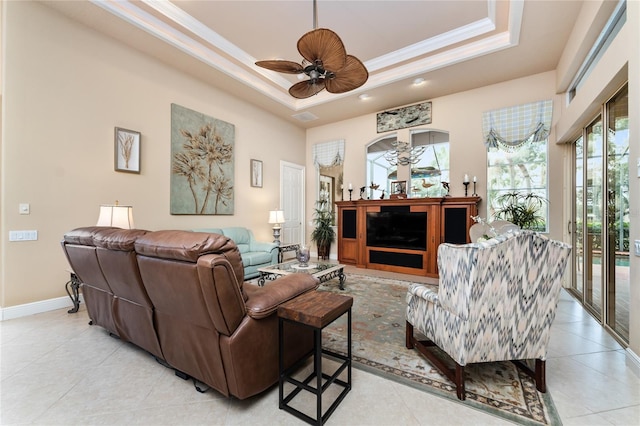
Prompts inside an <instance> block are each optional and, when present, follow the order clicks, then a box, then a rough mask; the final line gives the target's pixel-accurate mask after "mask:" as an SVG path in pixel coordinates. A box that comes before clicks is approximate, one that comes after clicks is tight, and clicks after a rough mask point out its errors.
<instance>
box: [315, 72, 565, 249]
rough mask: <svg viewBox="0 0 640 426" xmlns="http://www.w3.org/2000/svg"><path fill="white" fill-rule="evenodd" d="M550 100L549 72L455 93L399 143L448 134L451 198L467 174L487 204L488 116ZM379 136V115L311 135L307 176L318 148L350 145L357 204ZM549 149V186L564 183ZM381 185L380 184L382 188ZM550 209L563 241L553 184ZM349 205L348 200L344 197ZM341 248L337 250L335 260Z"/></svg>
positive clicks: (557, 151) (556, 155)
mask: <svg viewBox="0 0 640 426" xmlns="http://www.w3.org/2000/svg"><path fill="white" fill-rule="evenodd" d="M545 99H553V100H554V107H556V105H557V104H558V103H559V101H560V98H559V97H558V96H556V95H555V73H554V72H547V73H542V74H537V75H534V76H530V77H527V78H523V79H518V80H513V81H508V82H504V83H500V84H496V85H492V86H486V87H483V88H480V89H476V90H470V91H467V92H461V93H456V94H455V95H451V96H445V97H442V98H435V99H431V102H432V111H433V114H432V115H433V119H432V123H431V124H429V125H427V126H420V127H414V128H411V129H402V130H399V131H397V135H398V139H400V140H403V141H408V140H409V132H410V130H415V129H421V128H424V129H434V130H440V131H446V132H449V140H450V167H451V171H450V176H451V180H452V182H451V195H452V196H463V195H464V186H463V185H462V181H463V176H464V174H465V173H466V174H468V175H469V176H477V177H478V185H477V193H478V194H479V195H480V196H481V197H482V198H483V199H484V198H486V181H487V154H486V148H485V146H484V143H483V140H482V113H483V112H484V111H488V110H492V109H496V108H502V107H507V106H513V105H519V104H523V103H528V102H534V101H539V100H545ZM387 134H389V133H386V134H378V133H376V114H370V115H366V116H361V117H357V118H354V119H350V120H345V121H341V122H339V123H334V124H330V125H326V126H322V127H316V128H313V129H310V130H308V131H307V170H313V158H311V154H310V153H311V152H312V146H313V144H316V143H319V142H323V141H326V140H332V139H344V140H345V159H344V162H345V167H344V182H345V183H346V184H348V183H349V182H352V183H353V187H354V193H353V194H354V199H356V198H358V195H359V188H360V187H361V186H364V185H366V184H368V183H367V182H366V181H365V177H366V170H365V167H366V164H365V153H366V146H367V145H368V144H370V143H371V142H373V141H374V140H376V139H378V138H380V137H382V136H384V135H387ZM551 141H552V143H550V144H549V161H550V167H549V182H562V160H563V156H564V152H565V148H564V147H562V146H558V145H556V144H555V143H553V141H555V139H554V137H553V134H552V135H551ZM315 179H316V176H315V174H314V173H309V178H308V180H307V193H309V194H315V189H316V185H317V184H316V181H315ZM378 183H379V182H378ZM549 195H550V197H549V200H550V205H551V206H560V208H557V209H553V208H552V209H551V213H552V214H551V217H550V235H551V236H552V237H554V238H558V239H561V238H562V229H563V225H562V221H563V219H562V196H563V193H562V185H553V184H550V194H549ZM345 198H347V199H348V194H345ZM313 202H314V199H313V198H310V197H309V198H308V199H307V211H312V210H310V208H311V207H312V206H313ZM480 215H481V216H483V217H486V207H485V204H484V203H482V204H481V205H480ZM335 246H336V245H335V244H334V247H333V248H332V253H333V254H334V255H335V251H336V248H337V247H335Z"/></svg>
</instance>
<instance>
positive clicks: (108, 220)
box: [96, 201, 134, 229]
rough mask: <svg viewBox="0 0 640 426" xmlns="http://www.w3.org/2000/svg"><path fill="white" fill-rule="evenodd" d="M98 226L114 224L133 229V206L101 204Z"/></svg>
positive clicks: (118, 226) (117, 226)
mask: <svg viewBox="0 0 640 426" xmlns="http://www.w3.org/2000/svg"><path fill="white" fill-rule="evenodd" d="M96 226H114V227H116V228H122V229H133V228H134V225H133V206H121V205H118V201H116V204H115V205H113V206H111V205H102V206H100V215H99V216H98V223H96Z"/></svg>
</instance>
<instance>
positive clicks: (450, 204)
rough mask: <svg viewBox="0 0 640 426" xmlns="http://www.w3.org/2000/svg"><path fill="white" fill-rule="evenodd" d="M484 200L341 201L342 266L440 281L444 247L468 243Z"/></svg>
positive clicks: (339, 222)
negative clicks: (439, 252) (441, 247)
mask: <svg viewBox="0 0 640 426" xmlns="http://www.w3.org/2000/svg"><path fill="white" fill-rule="evenodd" d="M479 202H480V197H439V198H406V199H393V200H354V201H338V202H336V204H337V205H338V260H339V262H340V263H344V264H348V265H355V266H357V267H358V268H369V269H379V270H383V271H392V272H400V273H404V274H412V275H422V276H428V277H434V278H437V277H438V267H437V262H436V261H437V250H438V246H439V245H440V243H443V242H446V243H454V244H464V243H467V242H470V241H469V228H470V227H471V225H473V219H471V216H476V215H477V214H478V203H479Z"/></svg>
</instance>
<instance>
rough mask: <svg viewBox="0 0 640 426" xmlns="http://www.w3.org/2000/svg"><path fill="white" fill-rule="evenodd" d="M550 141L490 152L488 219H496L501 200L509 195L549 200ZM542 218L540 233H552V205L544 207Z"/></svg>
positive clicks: (541, 212) (544, 205) (539, 227)
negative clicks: (550, 218) (549, 226)
mask: <svg viewBox="0 0 640 426" xmlns="http://www.w3.org/2000/svg"><path fill="white" fill-rule="evenodd" d="M547 143H548V140H547V139H545V140H543V141H538V142H530V143H527V144H524V145H522V146H521V147H520V148H517V149H514V150H513V151H503V150H501V149H499V148H489V151H488V154H487V158H488V166H487V178H488V188H489V189H488V191H487V206H488V207H487V208H488V212H487V217H488V218H493V217H494V214H495V211H496V210H497V209H498V208H500V205H499V203H498V201H497V200H498V198H499V197H500V196H501V195H502V194H505V193H508V192H519V193H521V194H530V193H531V194H535V195H539V196H540V197H542V198H544V199H545V200H547V199H548V191H547V152H548V151H547ZM538 215H539V216H541V217H542V221H541V223H540V224H539V225H538V226H537V227H536V228H535V230H537V231H542V232H546V231H548V221H549V213H548V205H547V203H544V204H543V205H542V207H541V210H540V211H539V212H538Z"/></svg>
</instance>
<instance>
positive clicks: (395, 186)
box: [391, 180, 407, 196]
mask: <svg viewBox="0 0 640 426" xmlns="http://www.w3.org/2000/svg"><path fill="white" fill-rule="evenodd" d="M391 194H398V195H405V196H406V195H407V181H406V180H394V181H392V182H391Z"/></svg>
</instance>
